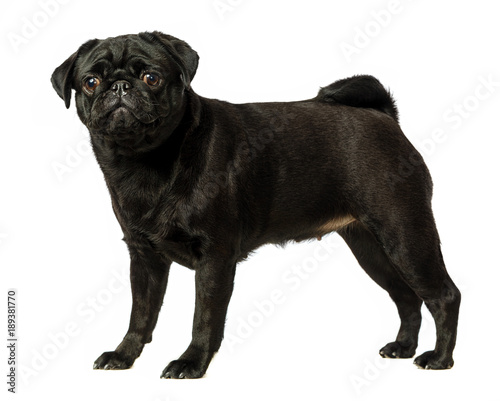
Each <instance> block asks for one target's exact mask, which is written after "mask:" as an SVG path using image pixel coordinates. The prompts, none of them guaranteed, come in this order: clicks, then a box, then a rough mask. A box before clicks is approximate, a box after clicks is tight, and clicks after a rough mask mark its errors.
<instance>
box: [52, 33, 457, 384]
mask: <svg viewBox="0 0 500 401" xmlns="http://www.w3.org/2000/svg"><path fill="white" fill-rule="evenodd" d="M197 64H198V55H197V54H196V52H194V50H192V49H191V48H190V47H189V45H187V44H186V43H185V42H183V41H180V40H179V39H176V38H173V37H172V36H168V35H164V34H162V33H160V32H153V33H143V34H139V35H125V36H120V37H116V38H110V39H107V40H94V41H89V42H87V43H86V44H85V45H83V46H82V47H81V48H80V49H79V50H78V51H77V52H75V53H74V54H73V55H72V56H70V58H69V59H68V60H66V61H65V62H64V63H63V64H62V65H61V66H60V67H58V68H57V69H56V70H55V71H54V74H53V76H52V83H53V85H54V89H55V90H56V92H57V93H58V94H59V95H60V96H61V98H62V99H63V100H64V101H65V103H66V105H67V106H69V103H70V97H71V90H72V89H74V90H75V92H76V105H77V110H78V115H79V116H80V118H81V120H82V122H83V123H84V124H85V125H86V126H87V127H88V128H89V131H90V135H91V141H92V146H93V149H94V153H95V155H96V158H97V161H98V162H99V165H100V167H101V169H102V171H103V173H104V178H105V180H106V184H107V186H108V188H109V192H110V195H111V200H112V205H113V210H114V212H115V214H116V217H117V219H118V221H119V223H120V225H121V227H122V230H123V233H124V240H125V242H126V243H127V245H128V249H129V252H130V259H131V264H130V278H131V285H132V296H133V306H132V312H131V318H130V326H129V329H128V332H127V334H126V335H125V338H124V339H123V341H122V342H121V343H120V344H119V345H118V347H117V348H116V350H115V351H112V352H105V353H104V354H102V355H101V356H100V357H99V358H98V359H97V360H96V362H95V365H94V368H95V369H126V368H129V367H130V366H132V364H133V363H134V361H135V359H136V358H137V357H138V356H139V355H140V353H141V352H142V349H143V347H144V345H145V344H146V343H148V342H150V341H151V339H152V333H153V329H154V327H155V325H156V321H157V319H158V313H159V311H160V307H161V304H162V300H163V295H164V293H165V289H166V286H167V278H168V273H169V268H170V265H171V263H172V262H176V263H179V264H181V265H184V266H186V267H189V268H191V269H193V270H194V271H195V277H196V280H195V281H196V306H195V313H194V321H193V334H192V340H191V344H190V345H189V347H188V348H187V350H186V351H185V352H184V354H182V355H181V357H180V358H179V359H177V360H174V361H173V362H171V363H170V364H168V366H167V367H166V368H165V370H164V371H163V373H162V377H166V378H197V377H201V376H203V375H204V374H205V371H206V369H207V367H208V365H209V363H210V360H211V359H212V356H213V354H214V353H215V352H216V351H217V350H218V349H219V347H220V344H221V341H222V337H223V331H224V322H225V318H226V311H227V306H228V303H229V300H230V298H231V293H232V290H233V280H234V275H235V268H236V264H237V263H238V262H239V261H241V260H243V259H244V258H245V257H247V255H248V254H249V253H250V252H251V251H253V250H255V249H256V248H258V247H259V246H261V245H263V244H267V243H274V244H284V243H286V242H288V241H292V240H295V241H301V240H306V239H310V238H320V237H321V236H322V235H325V234H328V233H329V232H332V231H337V232H338V233H339V234H340V235H341V236H342V237H343V238H344V239H345V241H346V242H347V244H348V245H349V247H350V248H351V249H352V251H353V253H354V255H355V257H356V258H357V259H358V261H359V263H360V265H361V266H362V267H363V269H365V271H366V272H367V273H368V274H369V275H370V276H371V277H372V278H373V279H374V280H375V281H376V282H377V283H378V284H379V285H380V286H381V287H382V288H384V289H385V290H386V291H388V292H389V295H390V296H391V298H392V299H393V300H394V302H395V303H396V305H397V307H398V311H399V315H400V318H401V328H400V330H399V333H398V335H397V337H396V340H395V341H394V342H391V343H389V344H387V345H386V346H385V347H383V348H382V349H381V350H380V354H381V355H382V356H383V357H389V358H409V357H412V356H413V354H414V353H415V349H416V347H417V338H418V331H419V327H420V321H421V315H420V307H421V305H422V302H424V303H425V304H426V306H427V307H428V308H429V310H430V311H431V313H432V316H433V317H434V319H435V322H436V328H437V341H436V346H435V349H434V350H432V351H429V352H426V353H424V354H422V355H421V356H420V357H418V358H417V359H416V360H415V363H416V364H417V365H418V366H419V367H422V368H428V369H446V368H450V367H451V366H452V365H453V358H452V352H453V348H454V346H455V340H456V332H457V322H458V309H459V304H460V292H459V291H458V289H457V287H456V286H455V285H454V284H453V282H452V281H451V279H450V277H449V275H448V273H447V271H446V268H445V265H444V262H443V258H442V255H441V250H440V242H439V236H438V233H437V230H436V227H435V224H434V218H433V215H432V210H431V197H432V182H431V178H430V175H429V172H428V170H427V168H426V167H425V164H424V162H423V160H422V158H421V156H420V155H419V154H418V152H417V151H416V150H415V148H414V147H413V146H412V145H411V144H410V142H409V141H408V140H407V139H406V137H405V136H404V134H403V133H402V131H401V129H400V127H399V125H398V123H397V110H396V107H395V104H394V101H393V100H392V97H391V96H390V95H389V94H388V92H387V91H386V90H385V89H384V88H383V87H382V85H381V84H380V83H379V82H378V81H377V80H376V79H375V78H373V77H369V76H358V77H353V78H348V79H343V80H341V81H337V82H335V83H333V84H332V85H330V86H328V87H326V88H323V89H321V91H320V92H319V94H318V96H317V97H316V98H314V99H310V100H305V101H299V102H290V103H249V104H231V103H227V102H222V101H219V100H214V99H206V98H203V97H201V96H199V95H197V94H196V93H195V92H194V91H193V90H192V88H191V81H192V79H193V77H194V74H195V72H196V67H197ZM156 78H158V80H156ZM89 79H90V81H89ZM97 80H98V82H100V84H99V85H98V86H95V85H94V84H95V82H97ZM152 81H154V82H156V84H152V83H151V82H152ZM89 82H92V89H91V90H90V89H88V83H89ZM401 160H408V161H409V162H411V163H412V165H413V167H414V168H413V170H412V174H411V175H410V176H408V175H405V176H402V177H399V179H398V180H396V181H394V180H393V181H392V182H388V177H390V176H391V174H392V175H394V174H397V172H398V169H399V167H400V164H401ZM304 346H306V345H304Z"/></svg>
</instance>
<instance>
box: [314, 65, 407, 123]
mask: <svg viewBox="0 0 500 401" xmlns="http://www.w3.org/2000/svg"><path fill="white" fill-rule="evenodd" d="M316 100H318V101H320V102H336V103H340V104H345V105H347V106H352V107H367V108H372V109H376V110H380V111H381V112H383V113H386V114H388V115H390V116H391V117H392V118H394V119H395V120H396V121H399V115H398V109H397V107H396V102H395V101H394V99H393V98H392V96H391V94H390V93H389V92H388V91H387V90H386V89H385V88H384V87H383V86H382V84H381V83H380V81H379V80H378V79H376V78H375V77H372V76H370V75H356V76H354V77H351V78H344V79H341V80H339V81H336V82H334V83H333V84H331V85H328V86H326V87H324V88H321V90H320V91H319V93H318V96H317V97H316Z"/></svg>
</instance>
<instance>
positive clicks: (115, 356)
mask: <svg viewBox="0 0 500 401" xmlns="http://www.w3.org/2000/svg"><path fill="white" fill-rule="evenodd" d="M133 364H134V359H132V358H127V357H126V356H124V355H122V354H120V353H118V352H116V351H111V352H105V353H104V354H102V355H101V356H100V357H99V358H97V359H96V361H95V362H94V369H104V370H110V369H114V370H121V369H129V368H130V367H131V366H132V365H133Z"/></svg>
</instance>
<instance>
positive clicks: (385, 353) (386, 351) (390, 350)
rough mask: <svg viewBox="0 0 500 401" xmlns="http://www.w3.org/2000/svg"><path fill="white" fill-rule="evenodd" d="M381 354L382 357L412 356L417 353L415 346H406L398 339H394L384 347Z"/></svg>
mask: <svg viewBox="0 0 500 401" xmlns="http://www.w3.org/2000/svg"><path fill="white" fill-rule="evenodd" d="M379 354H380V356H381V357H382V358H411V357H413V355H415V347H414V346H408V347H405V346H403V345H401V344H400V343H398V342H397V341H394V342H392V343H389V344H387V345H386V346H385V347H383V348H382V349H381V350H380V351H379Z"/></svg>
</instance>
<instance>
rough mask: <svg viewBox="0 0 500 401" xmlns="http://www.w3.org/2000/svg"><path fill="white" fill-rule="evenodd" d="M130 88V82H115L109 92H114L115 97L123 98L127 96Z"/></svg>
mask: <svg viewBox="0 0 500 401" xmlns="http://www.w3.org/2000/svg"><path fill="white" fill-rule="evenodd" d="M130 88H131V85H130V82H128V81H116V82H115V83H114V84H113V86H112V87H111V90H112V91H113V92H115V94H116V95H117V96H120V97H122V96H125V95H126V94H127V91H128V90H129V89H130Z"/></svg>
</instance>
